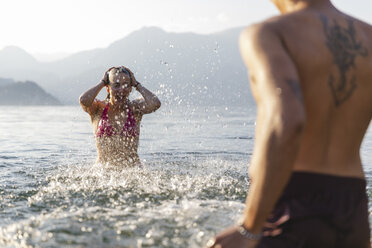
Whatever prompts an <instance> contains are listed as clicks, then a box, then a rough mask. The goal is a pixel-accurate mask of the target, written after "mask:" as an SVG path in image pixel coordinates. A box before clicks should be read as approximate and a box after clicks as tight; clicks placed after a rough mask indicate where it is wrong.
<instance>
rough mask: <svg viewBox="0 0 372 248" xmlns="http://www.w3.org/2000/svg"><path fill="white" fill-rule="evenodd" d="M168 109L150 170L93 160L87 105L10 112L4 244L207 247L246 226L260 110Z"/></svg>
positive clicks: (147, 146) (148, 156)
mask: <svg viewBox="0 0 372 248" xmlns="http://www.w3.org/2000/svg"><path fill="white" fill-rule="evenodd" d="M162 111H164V112H161V111H160V112H156V114H154V115H151V116H146V117H145V119H144V121H143V128H142V134H141V141H140V150H139V153H140V157H141V159H142V162H143V165H144V166H143V167H142V168H118V167H110V166H104V165H100V164H95V163H94V162H92V161H93V160H94V159H95V156H96V154H95V148H94V139H93V134H92V131H91V127H90V124H89V118H88V117H87V116H85V115H84V113H82V112H81V110H80V109H79V108H77V107H76V108H75V107H58V111H56V109H55V108H54V107H53V108H51V107H38V108H36V107H35V108H26V107H22V108H18V109H17V108H8V109H5V110H4V109H3V110H2V111H0V118H1V119H2V120H4V121H2V122H0V132H1V133H2V141H0V145H1V152H0V168H1V169H0V247H6V248H8V247H9V248H10V247H93V248H94V247H97V248H98V247H188V248H189V247H191V248H193V247H203V246H204V245H205V244H206V242H207V240H208V239H209V238H210V237H212V236H214V235H215V234H216V233H218V232H219V231H221V230H222V229H224V228H225V227H228V226H230V225H231V224H233V223H234V222H236V221H237V220H238V218H239V217H240V216H241V214H242V211H243V208H244V201H245V197H246V192H247V190H248V187H249V181H248V175H247V172H248V170H247V165H248V161H249V157H250V154H251V153H252V149H253V134H254V123H255V122H254V120H255V116H254V112H252V113H250V112H247V111H245V112H244V111H242V110H241V109H231V108H227V107H226V106H225V107H221V108H209V109H201V108H193V109H192V108H190V109H188V110H187V111H183V112H180V114H179V115H177V113H178V112H173V114H172V115H171V116H169V112H167V110H162ZM35 112H38V113H40V116H38V117H37V116H35V115H34V114H33V113H35ZM185 113H186V114H185ZM21 116H22V118H21V120H22V121H19V120H20V117H21ZM5 117H6V118H5ZM9 126H11V127H12V128H11V129H10V128H9ZM41 126H42V127H43V128H42V129H40V128H39V127H41ZM28 130H38V132H35V133H33V132H29V131H28ZM371 134H372V133H371V131H369V134H368V136H367V138H366V140H365V142H364V148H363V149H362V155H363V154H364V155H363V156H364V163H365V164H369V163H372V161H371V160H368V159H369V157H368V156H366V155H368V153H367V152H366V151H368V150H369V151H370V148H371V147H372V146H371V144H372V143H371V141H372V135H371ZM366 173H367V181H368V187H369V188H368V193H369V198H370V199H371V195H372V194H371V192H372V191H371V190H370V188H371V182H372V177H371V175H372V173H371V168H370V167H367V168H366ZM370 209H371V208H370Z"/></svg>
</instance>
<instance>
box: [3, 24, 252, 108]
mask: <svg viewBox="0 0 372 248" xmlns="http://www.w3.org/2000/svg"><path fill="white" fill-rule="evenodd" d="M241 30H242V28H234V29H229V30H226V31H224V32H219V33H214V34H209V35H200V34H195V33H169V32H165V31H164V30H162V29H159V28H156V27H145V28H142V29H140V30H137V31H134V32H133V33H131V34H129V35H128V36H126V37H124V38H123V39H120V40H118V41H116V42H114V43H112V44H111V45H110V46H108V47H106V48H100V49H94V50H87V51H83V52H79V53H76V54H73V55H70V56H68V57H66V58H64V59H61V60H58V61H54V62H39V61H37V60H36V59H35V58H34V57H33V56H31V55H30V54H28V53H27V52H26V51H24V50H22V49H21V48H18V47H6V48H4V49H3V50H1V51H0V77H2V78H12V79H15V80H17V81H34V82H37V83H38V84H39V85H40V86H41V87H42V88H43V89H45V90H46V91H47V92H49V93H51V94H52V95H54V96H55V97H57V98H58V99H59V100H61V102H62V103H64V104H77V103H78V97H79V95H80V94H81V93H82V92H84V91H85V90H87V89H89V88H90V87H92V86H94V85H95V84H97V83H98V82H99V80H100V79H101V77H102V76H103V73H104V72H105V71H106V70H107V69H108V68H109V67H112V66H120V65H125V66H127V67H128V68H130V69H131V70H132V71H133V72H134V74H135V77H136V79H137V80H138V81H139V82H141V83H142V84H143V85H144V86H145V87H147V88H149V89H150V90H152V91H154V92H156V93H157V95H158V96H159V98H160V99H161V101H162V102H163V103H164V102H166V103H169V104H170V105H173V104H178V105H183V104H186V105H194V104H201V105H244V104H251V103H252V102H253V100H252V97H251V94H250V89H249V85H248V76H247V71H246V68H245V66H244V64H243V62H242V60H241V56H240V54H239V49H238V37H239V34H240V32H241ZM103 95H104V94H103V93H102V95H101V96H103Z"/></svg>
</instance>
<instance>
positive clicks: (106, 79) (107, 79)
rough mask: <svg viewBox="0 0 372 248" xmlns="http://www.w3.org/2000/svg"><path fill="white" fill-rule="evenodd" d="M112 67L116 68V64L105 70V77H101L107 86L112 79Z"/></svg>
mask: <svg viewBox="0 0 372 248" xmlns="http://www.w3.org/2000/svg"><path fill="white" fill-rule="evenodd" d="M112 68H115V67H114V66H113V67H110V68H109V69H108V70H107V71H105V73H104V74H103V77H102V79H101V82H102V83H103V84H104V85H105V86H107V85H108V84H109V83H110V81H109V73H110V70H111V69H112Z"/></svg>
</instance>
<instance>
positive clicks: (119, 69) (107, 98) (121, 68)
mask: <svg viewBox="0 0 372 248" xmlns="http://www.w3.org/2000/svg"><path fill="white" fill-rule="evenodd" d="M112 69H116V70H117V71H116V72H119V73H124V74H125V75H127V76H129V80H130V85H132V75H131V73H130V72H129V71H128V70H127V68H125V67H124V66H120V67H113V68H111V69H110V70H109V71H108V72H110V71H111V70H112ZM108 80H109V81H110V79H108ZM109 83H110V82H109ZM110 97H111V96H110V92H108V93H107V96H106V101H110Z"/></svg>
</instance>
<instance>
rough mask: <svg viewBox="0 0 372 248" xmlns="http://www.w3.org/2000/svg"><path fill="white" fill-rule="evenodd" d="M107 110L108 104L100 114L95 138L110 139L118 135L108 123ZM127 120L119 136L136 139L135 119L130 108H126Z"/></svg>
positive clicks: (137, 133)
mask: <svg viewBox="0 0 372 248" xmlns="http://www.w3.org/2000/svg"><path fill="white" fill-rule="evenodd" d="M108 108H109V104H107V105H106V107H105V109H104V110H103V112H102V116H101V120H100V121H99V123H98V128H97V132H96V137H98V138H101V137H104V136H106V137H110V136H113V135H118V134H117V133H116V132H115V130H114V128H113V126H112V125H111V124H110V122H109V118H108ZM127 113H128V118H127V121H126V122H125V124H124V127H123V130H122V131H121V132H120V135H121V136H123V137H136V136H138V135H139V132H138V129H137V125H136V119H135V118H134V114H133V112H132V110H131V109H130V108H127Z"/></svg>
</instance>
